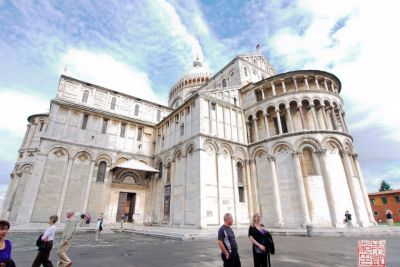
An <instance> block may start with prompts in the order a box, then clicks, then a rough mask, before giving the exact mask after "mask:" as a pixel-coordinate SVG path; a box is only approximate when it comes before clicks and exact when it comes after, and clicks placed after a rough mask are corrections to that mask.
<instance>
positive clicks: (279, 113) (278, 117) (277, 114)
mask: <svg viewBox="0 0 400 267" xmlns="http://www.w3.org/2000/svg"><path fill="white" fill-rule="evenodd" d="M275 112H276V119H277V121H278V129H279V134H282V133H283V131H282V122H281V111H280V110H279V109H277V110H275Z"/></svg>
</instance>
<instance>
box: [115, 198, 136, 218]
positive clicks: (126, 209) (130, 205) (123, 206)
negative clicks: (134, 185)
mask: <svg viewBox="0 0 400 267" xmlns="http://www.w3.org/2000/svg"><path fill="white" fill-rule="evenodd" d="M135 202H136V193H127V192H120V193H119V199H118V209H117V222H119V221H120V220H121V214H125V220H126V221H127V222H133V214H134V213H135Z"/></svg>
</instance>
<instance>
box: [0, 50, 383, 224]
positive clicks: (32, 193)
mask: <svg viewBox="0 0 400 267" xmlns="http://www.w3.org/2000/svg"><path fill="white" fill-rule="evenodd" d="M138 89H139V88H138ZM340 91H341V83H340V81H339V79H338V78H337V77H336V76H334V75H332V74H330V73H327V72H324V71H312V70H307V71H301V70H300V71H293V72H288V73H282V74H276V72H275V70H274V68H273V67H272V66H271V65H270V63H268V61H267V60H266V59H265V58H264V57H263V56H262V54H261V53H259V52H257V53H255V54H250V55H240V56H237V57H235V58H234V59H233V60H232V61H231V62H229V63H228V64H227V65H226V66H225V67H224V68H223V69H221V70H220V71H218V72H217V74H215V75H212V74H211V73H210V72H209V71H208V70H207V69H206V68H205V67H204V66H202V64H201V62H200V60H199V59H196V60H195V62H194V64H193V68H192V69H190V70H189V71H188V72H187V73H186V74H184V75H183V77H182V79H180V80H179V81H178V82H177V83H176V84H175V85H174V86H173V87H172V88H171V90H170V93H169V107H167V106H163V105H160V104H157V103H152V102H149V101H145V100H142V99H138V98H136V97H133V96H129V95H125V94H122V93H119V92H115V91H113V90H110V89H107V88H103V87H100V86H97V85H93V84H89V83H87V82H84V81H80V80H77V79H75V78H72V77H68V76H65V75H62V76H61V78H60V83H59V86H58V90H57V94H56V97H55V98H54V99H53V100H52V101H51V103H50V111H49V113H48V114H36V115H32V116H30V117H29V118H28V122H29V124H28V126H27V131H26V135H25V137H24V140H23V142H22V144H21V148H20V150H19V156H18V159H17V162H16V165H15V169H14V171H13V172H12V174H11V180H10V184H9V188H8V191H7V194H6V198H5V202H4V208H3V214H2V217H3V218H7V219H9V220H10V221H11V222H13V223H15V224H29V223H37V222H45V221H47V218H48V216H50V215H52V214H58V215H62V214H64V213H65V212H66V211H68V210H72V211H76V212H80V213H90V214H91V215H92V216H93V217H96V216H97V215H99V214H100V213H104V216H105V220H106V221H107V222H108V223H112V222H116V221H118V220H119V217H120V213H126V214H128V217H129V220H130V221H132V222H133V223H137V224H143V223H146V224H158V225H171V226H182V227H201V228H207V227H213V226H216V225H219V224H221V223H222V217H223V214H224V213H225V212H231V213H232V214H233V216H234V218H235V221H236V222H237V224H238V226H246V225H248V224H249V221H250V218H251V215H252V214H254V213H255V212H260V213H261V214H262V216H263V218H264V221H265V223H266V224H267V226H268V227H294V228H296V227H304V226H305V225H308V224H313V225H314V226H316V227H343V217H344V213H345V211H346V210H349V211H350V212H351V213H352V214H353V217H354V222H355V224H356V225H359V226H363V227H365V226H369V225H373V224H374V223H375V221H374V218H373V216H372V213H371V207H370V204H369V200H368V197H367V192H366V188H365V184H364V179H363V176H362V172H361V169H360V165H359V163H358V160H357V154H356V153H355V152H354V149H353V139H352V137H351V135H350V133H349V129H348V128H347V125H346V121H345V117H344V111H343V100H342V98H341V97H340V94H339V93H340ZM122 163H125V164H122ZM131 163H132V164H133V165H132V164H131ZM138 163H139V165H140V164H142V165H143V166H148V168H144V169H143V168H139V167H126V166H139V165H138ZM143 163H144V164H145V165H144V164H143ZM121 164H122V165H121ZM129 164H131V165H129ZM135 164H136V165H135Z"/></svg>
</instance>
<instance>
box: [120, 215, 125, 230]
mask: <svg viewBox="0 0 400 267" xmlns="http://www.w3.org/2000/svg"><path fill="white" fill-rule="evenodd" d="M120 222H121V229H124V222H125V213H122V214H121V218H120Z"/></svg>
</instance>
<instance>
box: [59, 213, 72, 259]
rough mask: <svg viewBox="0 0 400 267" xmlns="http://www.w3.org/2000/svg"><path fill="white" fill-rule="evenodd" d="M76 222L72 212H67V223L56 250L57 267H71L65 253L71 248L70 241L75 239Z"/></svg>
mask: <svg viewBox="0 0 400 267" xmlns="http://www.w3.org/2000/svg"><path fill="white" fill-rule="evenodd" d="M75 231H76V221H75V219H74V213H73V212H70V211H69V212H67V222H66V223H65V228H64V232H63V234H62V237H61V242H60V245H59V247H58V250H57V256H58V263H57V267H70V266H72V261H71V259H70V258H69V257H68V256H67V251H68V249H69V247H70V246H71V242H72V239H73V238H74V237H75Z"/></svg>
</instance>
